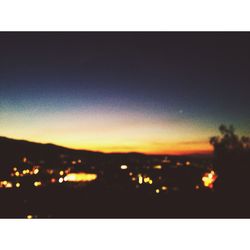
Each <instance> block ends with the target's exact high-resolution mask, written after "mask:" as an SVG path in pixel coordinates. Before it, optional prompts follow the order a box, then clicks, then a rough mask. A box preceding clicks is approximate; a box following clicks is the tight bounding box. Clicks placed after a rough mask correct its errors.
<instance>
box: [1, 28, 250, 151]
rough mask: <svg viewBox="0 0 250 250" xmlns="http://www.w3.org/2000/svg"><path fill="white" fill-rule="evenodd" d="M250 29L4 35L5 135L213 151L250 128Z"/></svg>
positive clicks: (108, 147) (98, 147)
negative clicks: (217, 140)
mask: <svg viewBox="0 0 250 250" xmlns="http://www.w3.org/2000/svg"><path fill="white" fill-rule="evenodd" d="M249 69H250V33H240V32H238V33H225V32H224V33H199V32H197V33H178V32H176V33H168V32H165V33H164V32H162V33H157V32H148V33H142V32H138V33H135V32H134V33H126V32H124V33H119V32H113V33H108V32H107V33H105V32H104V33H98V32H97V33H95V32H93V33H84V32H83V33H73V32H68V33H0V135H1V136H6V137H10V138H15V139H25V140H29V141H35V142H42V143H54V144H58V145H61V146H66V147H70V148H76V149H88V150H95V151H103V152H135V151H136V152H143V153H154V154H156V153H157V154H189V153H207V152H209V151H211V150H212V147H211V146H210V145H209V138H210V137H211V136H214V135H217V134H218V127H219V125H220V124H222V123H223V124H227V125H229V124H232V125H234V127H235V128H236V132H238V134H240V135H250V111H249V107H250V98H249V96H250V94H249V93H250V71H249Z"/></svg>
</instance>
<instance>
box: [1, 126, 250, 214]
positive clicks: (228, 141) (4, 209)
mask: <svg viewBox="0 0 250 250" xmlns="http://www.w3.org/2000/svg"><path fill="white" fill-rule="evenodd" d="M220 130H221V132H222V134H223V136H222V137H212V138H211V141H210V143H211V144H212V145H213V146H214V150H215V151H214V156H212V155H189V156H173V155H146V154H140V153H112V154H105V153H100V152H92V151H84V150H73V149H68V148H64V147H59V146H56V145H53V144H39V143H32V142H28V141H19V140H13V139H8V138H4V137H1V138H0V150H1V152H2V155H1V159H0V161H1V162H0V163H1V169H0V171H1V172H0V176H1V179H0V198H1V201H2V205H1V207H0V217H3V218H144V217H146V218H151V217H152V218H175V217H177V218H182V217H184V218H197V217H249V215H250V214H249V211H250V206H249V204H248V198H247V197H248V194H249V183H248V178H249V168H248V167H249V166H248V165H249V162H250V161H249V160H250V157H249V149H250V147H249V146H250V143H249V142H250V140H249V138H248V137H243V138H242V139H240V138H238V137H237V136H236V135H235V134H234V130H233V128H229V129H228V128H227V127H225V126H224V127H223V126H221V127H220ZM236 165H238V167H237V171H236V168H235V166H236Z"/></svg>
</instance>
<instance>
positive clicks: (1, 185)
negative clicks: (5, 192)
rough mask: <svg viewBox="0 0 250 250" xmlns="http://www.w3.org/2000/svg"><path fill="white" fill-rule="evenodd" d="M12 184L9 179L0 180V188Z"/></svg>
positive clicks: (9, 186)
mask: <svg viewBox="0 0 250 250" xmlns="http://www.w3.org/2000/svg"><path fill="white" fill-rule="evenodd" d="M12 187H13V185H12V183H11V182H9V181H0V188H12Z"/></svg>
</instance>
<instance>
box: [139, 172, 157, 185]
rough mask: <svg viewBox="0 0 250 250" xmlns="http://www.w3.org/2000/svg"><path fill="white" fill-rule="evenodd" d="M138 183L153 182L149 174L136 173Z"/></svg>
mask: <svg viewBox="0 0 250 250" xmlns="http://www.w3.org/2000/svg"><path fill="white" fill-rule="evenodd" d="M138 183H139V184H143V183H145V184H150V185H151V184H153V180H152V179H151V178H150V177H149V176H142V174H138Z"/></svg>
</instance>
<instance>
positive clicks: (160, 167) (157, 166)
mask: <svg viewBox="0 0 250 250" xmlns="http://www.w3.org/2000/svg"><path fill="white" fill-rule="evenodd" d="M153 168H154V169H162V166H161V165H155V166H154V167H153Z"/></svg>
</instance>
